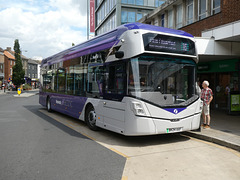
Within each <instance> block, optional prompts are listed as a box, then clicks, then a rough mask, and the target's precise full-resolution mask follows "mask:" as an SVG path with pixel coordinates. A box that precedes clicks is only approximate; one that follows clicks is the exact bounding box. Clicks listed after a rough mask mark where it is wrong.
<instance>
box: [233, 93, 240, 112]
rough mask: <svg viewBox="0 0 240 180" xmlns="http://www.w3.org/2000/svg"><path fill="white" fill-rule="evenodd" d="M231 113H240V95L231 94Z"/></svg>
mask: <svg viewBox="0 0 240 180" xmlns="http://www.w3.org/2000/svg"><path fill="white" fill-rule="evenodd" d="M231 111H235V112H236V111H239V112H240V94H231Z"/></svg>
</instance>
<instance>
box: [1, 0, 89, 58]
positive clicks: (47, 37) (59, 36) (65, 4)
mask: <svg viewBox="0 0 240 180" xmlns="http://www.w3.org/2000/svg"><path fill="white" fill-rule="evenodd" d="M83 2H84V3H83ZM0 3H1V2H0ZM1 4H2V3H1ZM85 5H86V3H85V1H79V0H71V1H70V0H50V1H43V0H39V1H34V0H24V1H17V0H15V1H10V3H9V5H8V6H9V7H6V6H5V7H3V8H2V9H0V17H1V19H0V24H1V26H0V47H2V48H3V49H5V48H6V47H13V44H14V40H15V39H19V43H20V46H21V49H22V50H27V52H26V53H23V54H24V55H25V56H27V57H33V56H42V57H44V58H46V57H48V56H50V55H53V54H55V53H58V52H60V51H62V50H64V49H66V48H69V47H71V45H72V43H74V44H78V43H80V42H83V41H85V40H86V25H87V24H86V23H87V20H86V19H87V17H86V7H84V6H85Z"/></svg>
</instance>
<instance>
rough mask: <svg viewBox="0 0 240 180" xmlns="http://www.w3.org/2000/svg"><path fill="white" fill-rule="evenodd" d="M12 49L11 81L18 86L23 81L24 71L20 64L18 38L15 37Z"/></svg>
mask: <svg viewBox="0 0 240 180" xmlns="http://www.w3.org/2000/svg"><path fill="white" fill-rule="evenodd" d="M14 51H15V54H14V56H15V66H13V75H12V82H13V83H14V84H15V85H16V86H17V87H19V86H20V85H21V84H23V83H24V75H25V71H24V69H23V65H22V58H21V50H20V45H19V41H18V39H15V42H14Z"/></svg>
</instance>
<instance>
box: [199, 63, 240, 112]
mask: <svg viewBox="0 0 240 180" xmlns="http://www.w3.org/2000/svg"><path fill="white" fill-rule="evenodd" d="M198 79H199V81H201V82H202V81H204V80H207V81H209V83H210V85H209V87H210V88H211V89H212V90H213V93H214V99H213V103H212V104H211V108H213V109H215V108H216V109H224V110H228V111H230V110H231V106H232V104H231V102H232V101H231V94H240V92H239V90H240V60H239V59H228V60H221V61H211V62H202V63H199V64H198Z"/></svg>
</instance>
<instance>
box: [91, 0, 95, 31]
mask: <svg viewBox="0 0 240 180" xmlns="http://www.w3.org/2000/svg"><path fill="white" fill-rule="evenodd" d="M94 11H95V8H94V0H90V32H95V15H94V13H95V12H94Z"/></svg>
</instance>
